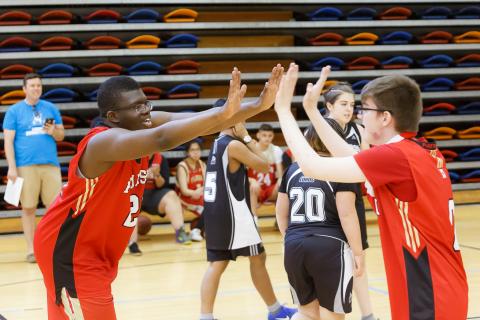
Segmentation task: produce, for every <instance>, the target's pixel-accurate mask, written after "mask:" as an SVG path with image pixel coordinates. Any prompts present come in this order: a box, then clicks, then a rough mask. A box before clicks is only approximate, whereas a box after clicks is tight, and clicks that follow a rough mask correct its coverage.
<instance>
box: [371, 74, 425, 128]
mask: <svg viewBox="0 0 480 320" xmlns="http://www.w3.org/2000/svg"><path fill="white" fill-rule="evenodd" d="M367 98H371V99H372V100H373V102H374V103H375V104H376V105H377V107H378V108H379V109H385V110H389V111H390V112H391V114H392V117H393V118H394V119H395V130H396V131H397V132H408V131H414V132H416V131H418V124H419V123H420V118H421V117H422V111H423V106H422V96H421V92H420V87H419V86H418V84H417V83H416V82H415V80H413V79H412V78H409V77H407V76H402V75H392V76H384V77H380V78H376V79H374V80H372V81H370V82H369V83H367V84H366V85H365V87H363V89H362V102H365V100H366V99H367Z"/></svg>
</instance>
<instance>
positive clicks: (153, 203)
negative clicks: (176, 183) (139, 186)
mask: <svg viewBox="0 0 480 320" xmlns="http://www.w3.org/2000/svg"><path fill="white" fill-rule="evenodd" d="M170 191H173V190H172V189H169V188H161V189H145V191H144V193H143V200H142V210H143V211H146V212H148V213H149V214H156V215H160V216H161V217H164V216H165V213H164V212H162V213H161V212H158V204H159V203H160V201H162V199H163V197H164V196H165V195H166V194H167V193H168V192H170Z"/></svg>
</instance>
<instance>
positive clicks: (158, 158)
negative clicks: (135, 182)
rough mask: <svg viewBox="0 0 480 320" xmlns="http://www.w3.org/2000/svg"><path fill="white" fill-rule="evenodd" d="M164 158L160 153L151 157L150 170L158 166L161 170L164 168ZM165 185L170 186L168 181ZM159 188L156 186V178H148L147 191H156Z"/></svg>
mask: <svg viewBox="0 0 480 320" xmlns="http://www.w3.org/2000/svg"><path fill="white" fill-rule="evenodd" d="M162 161H163V156H162V154H161V153H160V152H156V153H154V154H153V155H151V156H150V157H149V160H148V162H149V163H148V165H149V168H151V167H154V166H157V167H159V168H161V167H162ZM165 184H166V185H168V181H165ZM156 188H157V186H156V185H155V179H154V178H147V182H146V183H145V189H149V190H150V189H156Z"/></svg>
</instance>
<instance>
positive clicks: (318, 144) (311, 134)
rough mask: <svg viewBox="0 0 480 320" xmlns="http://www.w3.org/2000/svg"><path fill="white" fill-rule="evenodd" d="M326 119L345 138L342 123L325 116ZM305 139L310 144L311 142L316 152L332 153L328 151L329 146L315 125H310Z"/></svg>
mask: <svg viewBox="0 0 480 320" xmlns="http://www.w3.org/2000/svg"><path fill="white" fill-rule="evenodd" d="M325 120H326V121H327V123H328V124H329V125H330V126H331V127H332V128H333V130H335V132H336V133H338V135H339V136H340V137H342V139H344V140H345V135H344V133H343V129H342V127H341V126H340V124H338V122H337V121H335V120H334V119H331V118H325ZM305 139H306V140H307V142H308V144H310V146H311V147H312V148H313V150H315V152H320V153H324V154H330V151H328V149H327V147H326V146H325V144H324V143H323V141H322V140H321V139H320V137H319V136H318V134H317V132H316V131H315V128H314V127H313V125H309V126H308V128H307V130H306V131H305Z"/></svg>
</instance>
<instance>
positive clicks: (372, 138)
mask: <svg viewBox="0 0 480 320" xmlns="http://www.w3.org/2000/svg"><path fill="white" fill-rule="evenodd" d="M362 107H363V108H368V109H379V108H378V106H377V105H375V103H374V102H373V99H372V98H367V99H365V101H363V102H362ZM387 117H388V118H389V119H386V118H387ZM358 118H359V119H361V120H362V124H363V125H364V126H365V130H364V138H365V141H367V142H368V143H369V144H372V145H379V144H382V143H385V142H386V140H387V139H386V138H385V137H384V130H385V127H386V125H387V124H388V123H387V120H391V116H389V114H388V112H381V111H375V110H365V111H363V112H362V113H359V114H358Z"/></svg>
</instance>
